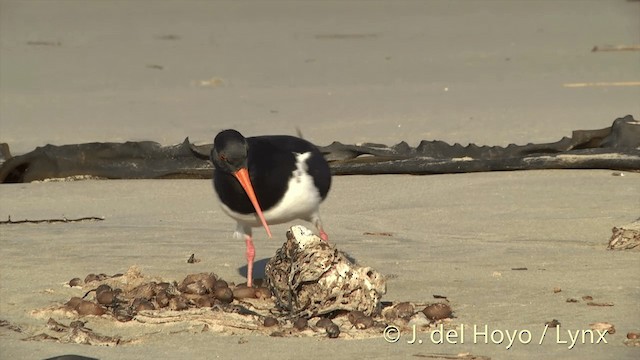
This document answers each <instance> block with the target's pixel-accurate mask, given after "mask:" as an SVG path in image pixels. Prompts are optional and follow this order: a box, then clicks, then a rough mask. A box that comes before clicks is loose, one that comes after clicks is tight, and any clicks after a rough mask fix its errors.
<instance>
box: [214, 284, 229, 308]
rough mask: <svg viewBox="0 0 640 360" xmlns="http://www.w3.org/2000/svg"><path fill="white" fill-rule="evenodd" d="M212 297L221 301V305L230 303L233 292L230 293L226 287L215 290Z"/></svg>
mask: <svg viewBox="0 0 640 360" xmlns="http://www.w3.org/2000/svg"><path fill="white" fill-rule="evenodd" d="M213 295H214V296H215V297H216V299H218V300H220V301H222V302H223V303H227V304H228V303H230V302H232V301H233V291H231V289H229V288H228V287H226V288H217V289H216V290H215V291H214V293H213Z"/></svg>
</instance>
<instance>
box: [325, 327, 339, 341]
mask: <svg viewBox="0 0 640 360" xmlns="http://www.w3.org/2000/svg"><path fill="white" fill-rule="evenodd" d="M326 332H327V336H328V337H329V338H331V339H335V338H337V337H338V336H339V335H340V328H339V327H338V325H336V324H334V323H331V325H329V326H327V329H326Z"/></svg>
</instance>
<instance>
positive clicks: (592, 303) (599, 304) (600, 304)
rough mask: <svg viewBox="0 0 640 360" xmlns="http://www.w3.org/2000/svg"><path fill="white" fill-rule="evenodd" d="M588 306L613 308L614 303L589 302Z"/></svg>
mask: <svg viewBox="0 0 640 360" xmlns="http://www.w3.org/2000/svg"><path fill="white" fill-rule="evenodd" d="M587 305H588V306H613V303H612V302H595V301H589V302H588V303H587Z"/></svg>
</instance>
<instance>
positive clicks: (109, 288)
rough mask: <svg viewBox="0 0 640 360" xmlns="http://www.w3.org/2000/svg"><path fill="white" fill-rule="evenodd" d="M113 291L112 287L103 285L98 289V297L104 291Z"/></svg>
mask: <svg viewBox="0 0 640 360" xmlns="http://www.w3.org/2000/svg"><path fill="white" fill-rule="evenodd" d="M111 290H113V289H112V288H111V286H109V285H107V284H102V285H100V286H98V287H97V288H96V295H98V294H100V293H101V292H103V291H111Z"/></svg>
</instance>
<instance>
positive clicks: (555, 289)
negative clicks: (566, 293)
mask: <svg viewBox="0 0 640 360" xmlns="http://www.w3.org/2000/svg"><path fill="white" fill-rule="evenodd" d="M561 291H562V289H560V288H559V287H554V288H553V293H554V294H557V293H559V292H561Z"/></svg>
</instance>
